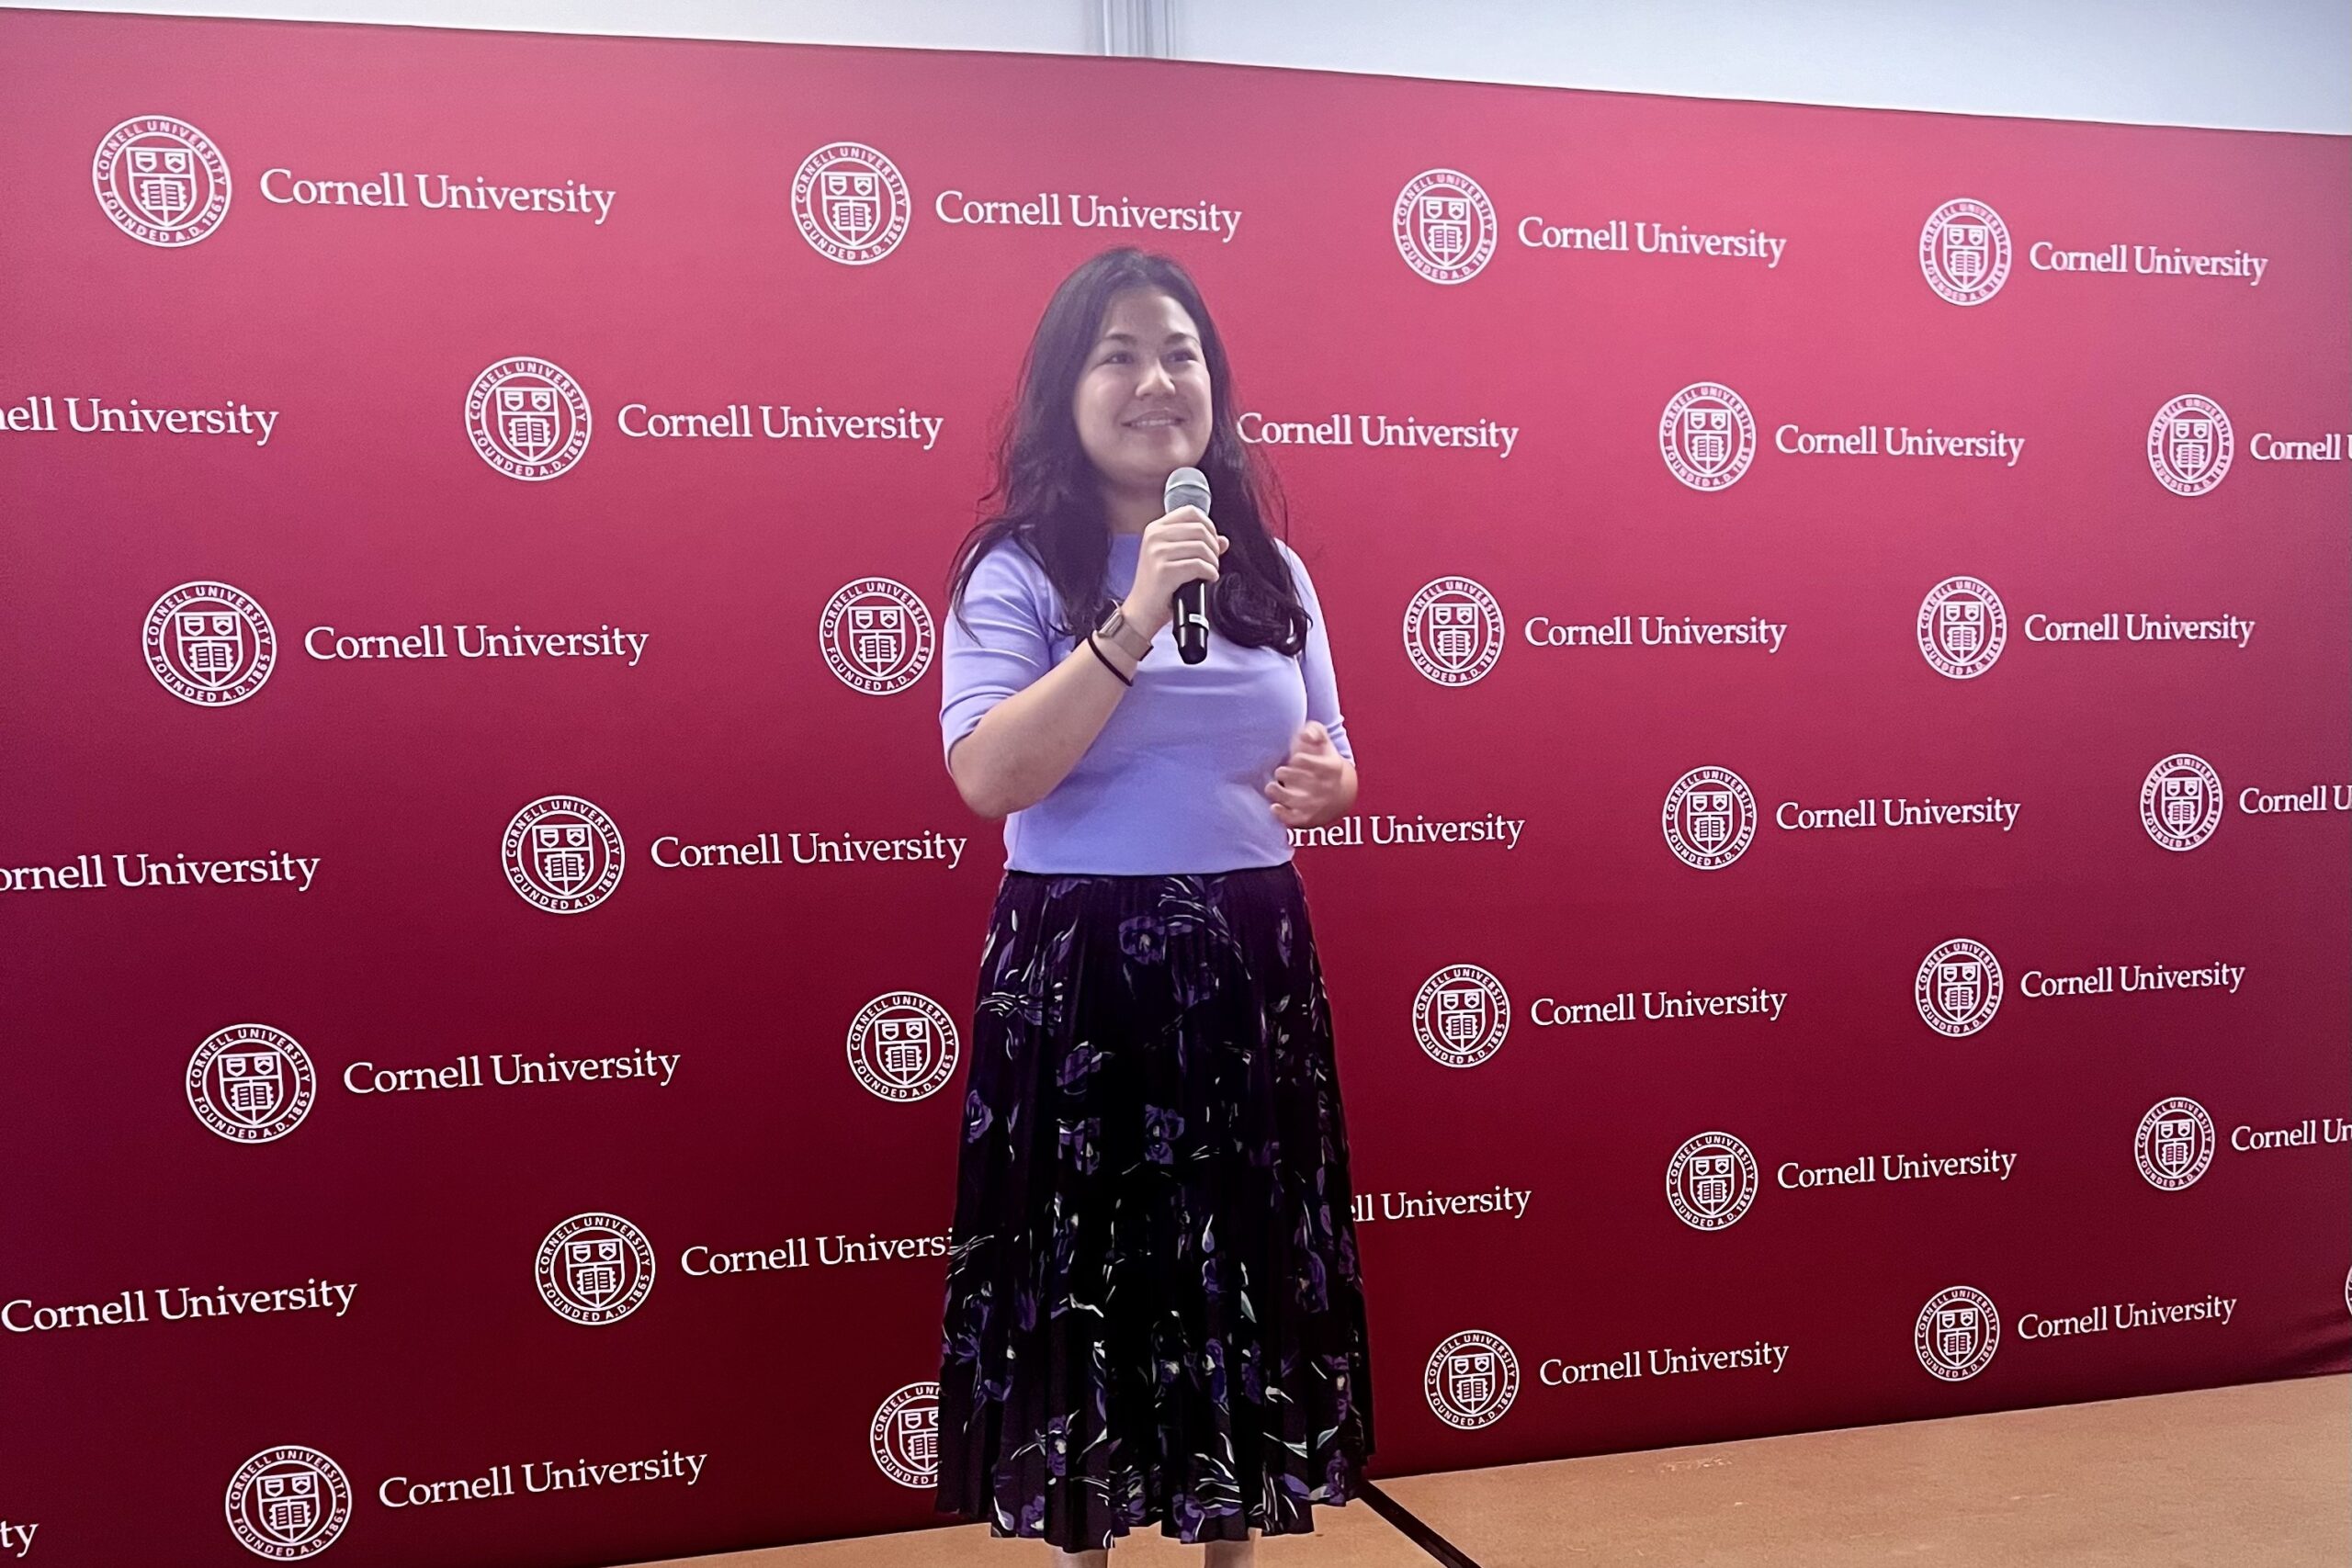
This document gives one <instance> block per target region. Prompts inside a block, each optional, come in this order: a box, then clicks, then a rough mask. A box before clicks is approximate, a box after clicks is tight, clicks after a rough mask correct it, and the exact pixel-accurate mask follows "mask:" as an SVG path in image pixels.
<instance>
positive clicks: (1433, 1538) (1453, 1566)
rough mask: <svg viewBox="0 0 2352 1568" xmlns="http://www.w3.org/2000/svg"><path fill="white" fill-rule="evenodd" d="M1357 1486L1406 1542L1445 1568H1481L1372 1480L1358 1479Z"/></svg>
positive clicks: (1366, 1499) (1375, 1510)
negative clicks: (1409, 1542) (1427, 1554)
mask: <svg viewBox="0 0 2352 1568" xmlns="http://www.w3.org/2000/svg"><path fill="white" fill-rule="evenodd" d="M1356 1484H1357V1485H1358V1486H1359V1487H1361V1488H1362V1489H1363V1500H1364V1501H1365V1502H1367V1503H1369V1504H1371V1505H1372V1511H1373V1512H1374V1513H1375V1514H1378V1515H1379V1516H1380V1517H1382V1518H1384V1519H1386V1520H1387V1521H1388V1522H1389V1523H1390V1524H1392V1525H1394V1526H1396V1527H1397V1532H1398V1533H1399V1534H1401V1535H1403V1536H1404V1538H1405V1539H1406V1540H1409V1541H1411V1542H1412V1543H1413V1544H1414V1545H1415V1546H1418V1547H1419V1548H1420V1549H1421V1550H1422V1551H1426V1552H1428V1553H1429V1554H1430V1556H1431V1557H1433V1558H1435V1559H1436V1560H1437V1561H1438V1562H1442V1563H1444V1564H1445V1568H1478V1565H1477V1564H1476V1562H1472V1561H1471V1560H1470V1559H1469V1557H1468V1556H1467V1555H1465V1554H1464V1552H1463V1551H1462V1549H1461V1548H1460V1547H1458V1546H1456V1545H1454V1544H1453V1542H1452V1541H1450V1540H1446V1539H1445V1537H1443V1536H1442V1535H1440V1534H1438V1533H1437V1531H1435V1530H1433V1529H1430V1527H1429V1526H1427V1525H1425V1524H1423V1523H1421V1521H1420V1520H1419V1518H1417V1517H1414V1515H1413V1512H1412V1510H1411V1509H1409V1508H1408V1507H1406V1506H1405V1505H1404V1504H1402V1503H1399V1502H1398V1501H1397V1499H1396V1498H1394V1497H1391V1496H1390V1495H1388V1494H1387V1493H1385V1492H1383V1491H1382V1490H1381V1489H1380V1488H1379V1487H1377V1486H1374V1484H1373V1483H1371V1482H1369V1481H1364V1480H1362V1479H1361V1478H1359V1480H1358V1481H1357V1483H1356Z"/></svg>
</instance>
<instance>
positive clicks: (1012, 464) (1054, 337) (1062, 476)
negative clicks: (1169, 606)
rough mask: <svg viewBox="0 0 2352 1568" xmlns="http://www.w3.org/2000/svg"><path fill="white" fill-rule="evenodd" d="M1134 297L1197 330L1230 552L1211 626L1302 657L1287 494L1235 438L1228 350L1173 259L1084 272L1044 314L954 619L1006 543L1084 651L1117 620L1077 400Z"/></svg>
mask: <svg viewBox="0 0 2352 1568" xmlns="http://www.w3.org/2000/svg"><path fill="white" fill-rule="evenodd" d="M1129 288H1148V289H1155V290H1157V291H1159V292H1160V293H1163V294H1166V295H1169V296H1170V298H1172V299H1175V301H1176V302H1177V303H1178V304H1180V305H1182V306H1183V307H1184V310H1185V311H1186V313H1187V314H1189V315H1190V316H1191V317H1192V318H1193V324H1194V325H1195V326H1196V327H1197V328H1198V329H1199V330H1200V335H1201V356H1202V358H1203V359H1204V360H1205V361H1207V364H1208V371H1209V399H1210V405H1211V408H1212V410H1213V417H1212V419H1211V422H1210V426H1209V442H1208V448H1207V450H1205V451H1204V452H1203V453H1202V454H1201V461H1200V468H1201V471H1202V472H1203V473H1204V474H1206V475H1207V476H1208V480H1209V493H1210V494H1211V496H1213V497H1214V498H1215V506H1216V522H1217V526H1218V527H1219V528H1221V529H1223V530H1224V531H1225V533H1226V534H1227V536H1230V537H1231V538H1232V540H1233V543H1232V544H1231V545H1230V546H1228V547H1227V549H1226V552H1225V556H1224V558H1223V559H1221V560H1220V561H1219V562H1218V563H1217V572H1218V575H1217V581H1216V583H1215V584H1214V585H1213V586H1212V587H1211V589H1210V590H1209V595H1208V608H1209V624H1210V625H1212V626H1215V627H1216V629H1217V634H1218V635H1219V636H1221V637H1224V638H1226V640H1227V641H1228V642H1233V643H1238V644H1240V645H1241V646H1243V647H1248V648H1272V649H1278V650H1280V651H1281V652H1283V653H1285V654H1290V655H1295V654H1297V652H1298V651H1299V649H1301V648H1303V647H1304V646H1305V645H1306V626H1307V615H1306V609H1305V607H1304V606H1302V605H1301V604H1299V602H1298V590H1297V587H1296V585H1295V583H1293V581H1291V574H1290V570H1289V568H1288V567H1287V566H1286V565H1284V563H1283V558H1282V555H1281V552H1280V551H1278V550H1277V549H1276V548H1275V547H1274V542H1273V541H1274V539H1275V537H1276V536H1277V535H1276V534H1275V533H1274V532H1272V531H1270V530H1282V531H1283V532H1287V529H1286V527H1285V525H1284V524H1283V503H1282V493H1281V491H1280V489H1279V487H1278V486H1277V485H1276V484H1275V482H1274V478H1273V475H1272V471H1271V470H1270V469H1269V468H1267V467H1266V466H1265V464H1264V462H1263V461H1262V460H1261V458H1260V457H1258V456H1257V455H1256V454H1255V453H1254V452H1252V451H1251V450H1250V448H1249V447H1248V446H1243V445H1242V442H1241V435H1240V432H1239V431H1238V429H1237V428H1236V426H1235V423H1234V408H1235V402H1234V393H1233V371H1232V367H1231V366H1230V364H1229V363H1228V362H1227V359H1226V356H1225V342H1224V340H1223V339H1222V338H1220V337H1218V336H1217V331H1216V322H1215V321H1211V320H1210V319H1209V310H1208V307H1207V306H1206V305H1205V304H1204V303H1203V302H1202V300H1201V291H1200V289H1199V288H1198V287H1196V286H1195V285H1194V284H1193V279H1192V276H1191V275H1190V274H1188V273H1186V272H1185V270H1184V269H1183V268H1182V266H1180V265H1177V264H1176V263H1175V262H1174V261H1173V260H1171V259H1170V258H1169V257H1167V256H1163V255H1155V254H1150V253H1148V252H1145V251H1139V250H1137V249H1136V248H1135V247H1134V246H1132V245H1126V246H1122V247H1120V248H1119V249H1117V250H1113V251H1105V252H1103V254H1101V255H1099V256H1096V257H1095V258H1094V259H1093V260H1091V261H1090V262H1087V263H1085V264H1084V265H1081V266H1080V267H1079V269H1078V270H1077V271H1075V272H1073V273H1071V274H1070V275H1069V276H1068V277H1066V278H1064V279H1062V285H1061V287H1060V288H1057V289H1055V290H1054V297H1053V299H1051V300H1050V301H1049V302H1048V303H1047V304H1046V313H1045V315H1044V317H1043V318H1041V319H1040V320H1039V321H1038V322H1037V332H1036V335H1035V336H1034V337H1032V338H1031V339H1030V340H1029V352H1028V354H1027V355H1025V356H1023V360H1022V364H1021V392H1020V397H1019V400H1018V401H1017V403H1016V404H1015V406H1014V408H1013V411H1012V416H1011V417H1010V418H1009V419H1008V420H1007V421H1006V423H1005V426H1004V431H1003V434H1002V435H1001V438H1000V439H999V441H998V444H997V453H996V482H995V483H994V484H993V485H992V486H991V487H990V488H989V491H988V493H987V494H986V495H984V496H983V497H981V501H980V505H981V510H982V513H983V516H982V519H981V521H980V522H978V524H976V525H973V528H972V531H971V532H970V533H968V534H967V535H965V536H964V540H963V543H961V544H960V545H958V546H957V547H956V561H955V565H954V567H953V568H952V569H951V570H950V571H949V573H948V581H949V588H948V601H949V603H950V604H953V605H954V606H955V609H956V615H957V616H958V617H959V618H960V617H961V616H962V615H963V613H964V588H965V585H966V584H967V583H968V582H969V581H971V578H972V570H973V569H974V568H975V567H977V566H978V565H979V562H980V558H981V557H983V556H985V555H987V554H988V552H989V550H990V549H991V548H993V547H995V546H997V545H998V544H1000V543H1002V542H1004V541H1006V540H1010V541H1012V544H1013V545H1015V546H1017V547H1019V548H1021V549H1022V550H1023V551H1026V552H1027V553H1028V555H1029V556H1030V558H1033V559H1034V560H1035V561H1036V562H1037V564H1038V565H1039V566H1040V567H1042V568H1044V569H1045V573H1046V577H1047V578H1048V579H1050V580H1051V581H1052V582H1053V585H1054V592H1055V594H1056V595H1057V598H1058V599H1059V600H1060V604H1061V614H1062V623H1063V624H1062V625H1061V626H1059V627H1057V628H1056V629H1057V631H1058V632H1059V633H1060V635H1062V636H1063V637H1082V636H1084V635H1085V633H1086V631H1088V630H1091V628H1092V627H1093V626H1095V625H1096V624H1097V623H1098V622H1100V621H1101V620H1102V618H1103V615H1107V614H1108V613H1109V612H1110V608H1111V605H1110V595H1109V594H1108V593H1107V592H1105V591H1104V589H1103V571H1104V569H1105V567H1106V566H1108V564H1109V562H1110V558H1111V534H1110V520H1109V518H1108V517H1107V516H1106V515H1105V514H1104V511H1103V494H1102V491H1101V488H1100V479H1099V478H1098V476H1097V474H1096V472H1095V468H1094V464H1093V461H1092V460H1091V458H1089V457H1087V455H1086V449H1085V447H1084V446H1080V443H1079V438H1078V422H1077V419H1076V418H1075V417H1074V416H1073V415H1072V413H1071V412H1070V400H1071V398H1072V397H1073V396H1074V395H1075V393H1076V391H1077V389H1078V378H1079V373H1080V371H1081V370H1082V369H1083V368H1084V367H1085V365H1086V356H1087V355H1089V354H1090V353H1091V352H1092V351H1093V348H1094V342H1095V335H1096V334H1097V333H1100V332H1101V331H1102V330H1103V312H1104V311H1105V310H1108V309H1109V307H1110V303H1111V299H1112V297H1113V296H1114V295H1115V294H1118V293H1120V292H1122V291H1123V290H1125V289H1129ZM970 624H971V623H969V622H968V621H967V622H965V625H966V626H967V627H968V626H970Z"/></svg>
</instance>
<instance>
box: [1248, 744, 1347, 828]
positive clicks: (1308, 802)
mask: <svg viewBox="0 0 2352 1568" xmlns="http://www.w3.org/2000/svg"><path fill="white" fill-rule="evenodd" d="M1350 770H1351V764H1350V763H1349V761H1348V760H1347V759H1346V758H1345V757H1342V756H1340V749H1339V748H1338V747H1336V746H1334V745H1332V744H1331V734H1330V731H1329V730H1327V729H1325V728H1323V727H1322V725H1320V724H1318V723H1317V722H1316V721H1315V720H1313V719H1309V720H1307V722H1306V723H1305V724H1304V725H1302V726H1300V727H1299V731H1298V733H1297V734H1296V735H1294V736H1292V737H1291V742H1290V761H1287V762H1284V763H1283V765H1282V766H1281V767H1279V768H1276V769H1275V770H1274V777H1273V782H1272V783H1271V784H1267V785H1266V798H1267V799H1268V800H1270V801H1272V802H1273V811H1274V820H1276V821H1278V822H1280V823H1281V824H1282V825H1283V827H1285V828H1314V827H1319V826H1320V825H1321V824H1323V823H1325V822H1328V821H1329V820H1330V819H1331V818H1334V817H1337V816H1339V815H1340V812H1342V811H1345V810H1346V809H1347V807H1348V802H1349V800H1350V799H1351V796H1352V795H1353V794H1354V792H1353V791H1352V790H1351V788H1350V787H1349V780H1348V774H1349V773H1350Z"/></svg>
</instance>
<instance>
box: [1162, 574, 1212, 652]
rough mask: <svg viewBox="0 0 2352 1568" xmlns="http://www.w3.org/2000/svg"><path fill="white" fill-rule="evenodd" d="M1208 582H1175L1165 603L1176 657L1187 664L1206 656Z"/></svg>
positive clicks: (1207, 647)
mask: <svg viewBox="0 0 2352 1568" xmlns="http://www.w3.org/2000/svg"><path fill="white" fill-rule="evenodd" d="M1208 599H1209V585H1208V584H1207V583H1205V582H1199V581H1194V582H1186V583H1181V584H1179V585H1178V587H1177V589H1176V592H1174V593H1173V594H1172V595H1170V598H1169V601H1168V604H1169V608H1170V611H1171V612H1172V613H1173V615H1175V628H1176V657H1178V658H1179V659H1182V660H1183V661H1184V662H1185V663H1187V664H1198V663H1199V662H1200V661H1201V660H1204V659H1206V658H1207V657H1208V656H1209V611H1208Z"/></svg>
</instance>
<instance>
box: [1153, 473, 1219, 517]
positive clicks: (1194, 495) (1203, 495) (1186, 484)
mask: <svg viewBox="0 0 2352 1568" xmlns="http://www.w3.org/2000/svg"><path fill="white" fill-rule="evenodd" d="M1160 502H1161V504H1162V506H1163V507H1164V509H1165V510H1167V511H1170V512H1173V511H1175V510H1176V509H1177V508H1178V507H1180V506H1197V507H1199V508H1200V509H1201V510H1202V511H1203V512H1206V511H1207V510H1208V509H1209V477H1208V475H1206V474H1204V473H1203V472H1201V470H1200V469H1198V468H1179V469H1177V470H1176V471H1175V472H1174V473H1172V474H1170V475H1169V476H1168V487H1167V488H1166V489H1165V490H1163V491H1161V492H1160Z"/></svg>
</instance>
